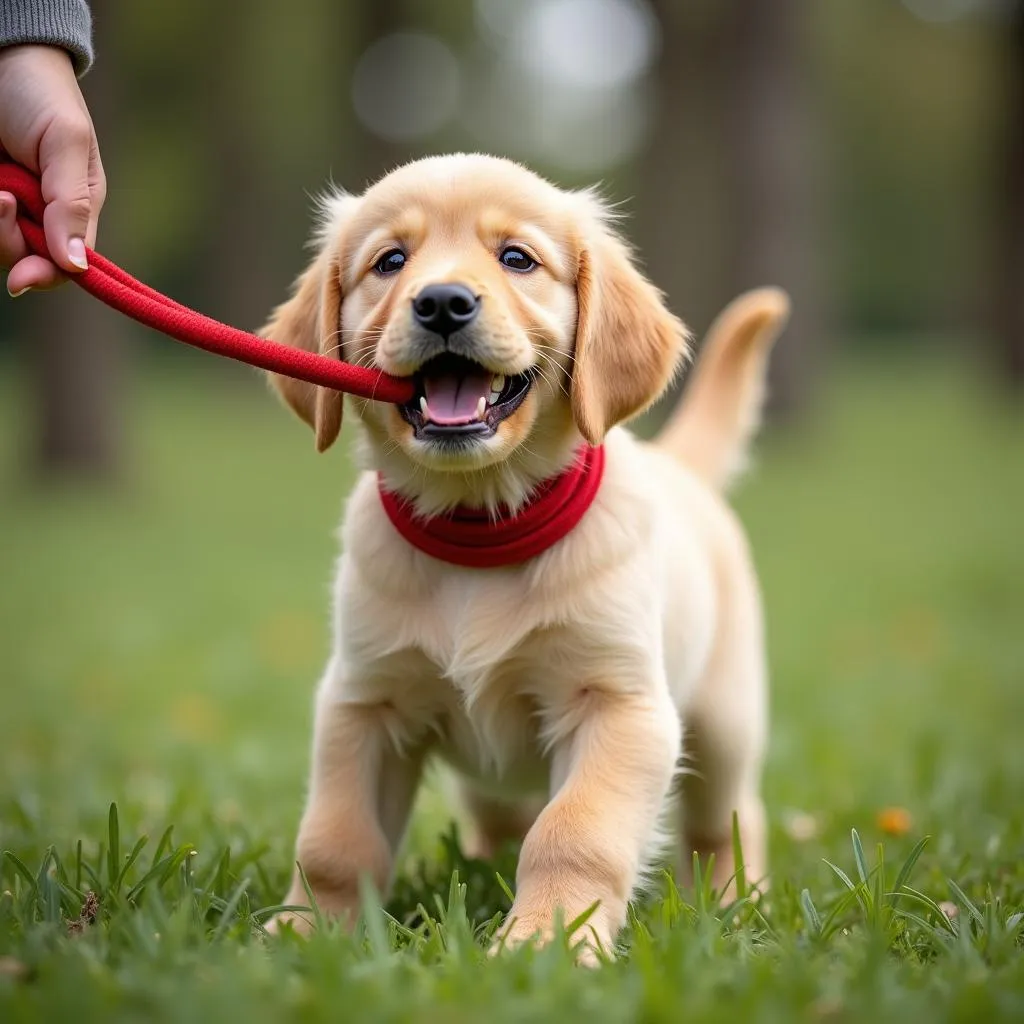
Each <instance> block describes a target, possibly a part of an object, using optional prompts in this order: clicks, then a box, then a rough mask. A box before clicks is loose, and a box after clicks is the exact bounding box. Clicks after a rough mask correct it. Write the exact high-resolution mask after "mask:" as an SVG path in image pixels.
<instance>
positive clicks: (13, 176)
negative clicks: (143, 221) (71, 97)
mask: <svg viewBox="0 0 1024 1024" xmlns="http://www.w3.org/2000/svg"><path fill="white" fill-rule="evenodd" d="M0 191H3V192H11V193H13V195H14V197H15V198H16V199H17V200H18V203H19V204H20V207H21V209H20V210H19V212H18V227H20V228H21V233H22V234H23V235H24V236H25V241H26V242H27V243H28V246H29V248H30V249H31V250H32V251H33V252H34V253H35V254H36V255H38V256H45V257H47V258H49V255H50V251H49V249H48V248H47V245H46V236H45V234H44V233H43V228H42V223H43V210H44V208H45V206H46V204H45V203H44V202H43V196H42V193H41V192H40V186H39V179H38V178H36V176H35V175H33V174H32V173H31V172H29V171H27V170H26V169H25V168H24V167H21V166H20V165H18V164H13V163H0ZM86 251H87V254H88V258H89V269H88V270H85V271H83V272H82V273H81V274H72V275H71V280H72V281H74V282H75V284H77V285H79V286H81V287H82V288H84V289H85V290H86V291H87V292H89V294H90V295H94V296H95V297H96V298H97V299H100V300H101V301H102V302H105V303H106V304H107V305H108V306H111V307H113V308H114V309H116V310H118V311H119V312H121V313H124V314H125V315H127V316H130V317H131V318H132V319H133V320H137V321H138V322H139V323H140V324H145V325H146V326H147V327H152V328H153V329H154V330H157V331H162V332H163V333H164V334H169V335H170V336H171V337H172V338H177V340H178V341H183V342H185V344H186V345H194V346H195V347H196V348H201V349H205V350H206V351H207V352H213V353H215V354H216V355H220V356H227V357H228V358H229V359H237V360H239V361H240V362H243V363H249V364H250V365H251V366H258V367H260V369H263V370H272V371H273V372H274V373H283V374H284V375H285V376H287V377H296V378H298V379H299V380H305V381H309V383H310V384H322V385H323V386H324V387H328V388H333V389H334V390H335V391H344V392H346V393H347V394H350V395H358V396H359V397H360V398H372V399H376V400H377V401H379V402H393V403H395V404H400V403H402V402H408V401H409V400H410V399H412V398H413V397H414V395H413V384H412V381H411V380H409V379H407V378H403V377H392V376H390V375H388V374H386V373H382V372H381V371H380V370H371V369H370V368H368V367H365V366H352V365H350V364H348V363H343V362H341V361H339V360H337V359H331V358H329V357H327V356H321V355H317V354H316V353H314V352H305V351H303V350H302V349H297V348H291V347H290V346H288V345H281V344H279V343H278V342H275V341H268V340H267V339H266V338H260V337H257V336H256V335H255V334H249V333H248V332H247V331H240V330H238V329H237V328H235V327H228V326H227V324H222V323H221V322H220V321H219V320H213V319H212V318H210V317H208V316H203V314H202V313H197V312H196V311H195V310H194V309H189V308H188V306H182V305H181V304H180V303H177V302H175V301H174V300H173V299H169V298H167V296H166V295H161V294H160V293H159V292H157V291H154V290H153V289H152V288H149V287H148V286H147V285H144V284H143V283H142V282H141V281H136V280H135V278H134V277H132V276H131V275H130V274H127V273H125V272H124V271H123V270H122V269H121V268H120V267H118V266H117V265H116V264H114V263H111V262H110V260H108V259H105V258H104V257H103V256H101V255H100V254H99V253H98V252H93V250H92V249H88V250H86Z"/></svg>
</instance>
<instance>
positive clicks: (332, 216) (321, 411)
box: [259, 195, 356, 452]
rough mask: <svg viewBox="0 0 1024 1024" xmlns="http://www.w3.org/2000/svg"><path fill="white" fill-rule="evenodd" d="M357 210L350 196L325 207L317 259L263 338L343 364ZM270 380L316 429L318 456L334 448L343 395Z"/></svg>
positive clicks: (278, 378) (336, 198) (298, 382)
mask: <svg viewBox="0 0 1024 1024" xmlns="http://www.w3.org/2000/svg"><path fill="white" fill-rule="evenodd" d="M355 205H356V200H355V199H354V198H353V197H352V196H348V195H337V196H332V197H331V198H329V199H327V200H325V201H324V202H323V204H322V215H323V225H322V227H321V229H320V231H319V233H318V235H317V238H316V245H317V247H318V252H317V255H316V256H315V257H314V259H313V262H312V263H310V265H309V266H308V267H307V268H306V270H305V271H304V272H303V273H302V274H301V275H300V276H299V278H298V280H297V281H296V282H295V284H294V286H293V287H292V294H291V297H290V298H289V299H288V300H287V301H286V302H283V303H282V304H281V305H280V306H278V307H277V308H276V309H275V310H274V311H273V313H271V315H270V320H269V321H268V322H267V324H266V325H265V326H264V327H263V328H262V329H261V330H260V332H259V333H260V334H261V335H262V336H263V337H265V338H270V339H271V340H272V341H278V342H280V343H281V344H283V345H291V346H292V347H293V348H301V349H305V350H306V351H307V352H319V353H321V354H322V355H327V356H331V357H332V358H334V359H338V360H339V361H340V360H341V359H342V344H341V341H342V335H341V303H342V290H341V268H340V265H339V252H340V246H341V233H342V231H343V227H344V223H345V222H346V221H347V220H348V218H349V216H350V214H351V211H352V209H353V207H354V206H355ZM267 376H268V377H269V379H270V383H271V385H272V386H273V387H274V388H275V389H276V391H277V393H278V394H279V395H280V396H281V397H282V398H283V399H284V400H285V401H286V402H287V403H288V405H290V406H291V407H292V409H293V410H294V411H295V412H296V413H298V415H299V416H300V417H301V418H302V419H303V420H305V421H306V422H307V423H308V424H309V425H310V426H311V427H312V428H313V431H314V433H315V435H316V449H317V451H318V452H323V451H326V450H327V449H328V448H330V446H331V445H332V444H334V442H335V440H337V437H338V432H339V431H340V430H341V413H342V396H341V392H340V391H335V390H333V389H332V388H323V387H317V386H316V385H315V384H307V383H306V382H305V381H302V380H295V379H294V378H292V377H285V376H282V375H281V374H277V373H270V374H268V375H267Z"/></svg>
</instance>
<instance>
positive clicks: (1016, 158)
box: [993, 0, 1024, 392]
mask: <svg viewBox="0 0 1024 1024" xmlns="http://www.w3.org/2000/svg"><path fill="white" fill-rule="evenodd" d="M1007 38H1008V41H1009V44H1010V45H1009V49H1010V52H1009V55H1008V58H1009V59H1008V61H1007V75H1008V79H1009V80H1008V83H1007V90H1006V122H1005V124H1006V127H1005V138H1004V141H1003V144H1002V153H1001V158H1000V160H999V167H1000V172H1001V181H1000V183H999V192H1000V200H999V206H1000V209H999V213H998V221H997V224H996V235H997V251H996V265H995V273H994V275H993V280H994V282H995V288H994V293H995V294H994V302H993V307H994V308H993V325H994V328H995V336H996V339H997V341H998V344H999V348H1000V352H1001V356H1000V364H1001V367H1002V372H1003V373H1004V374H1005V375H1006V380H1007V382H1008V383H1009V384H1010V386H1011V387H1013V389H1014V390H1015V391H1018V392H1021V391H1024V0H1018V2H1017V3H1016V4H1015V5H1014V10H1013V20H1012V23H1011V29H1010V34H1009V35H1008V37H1007Z"/></svg>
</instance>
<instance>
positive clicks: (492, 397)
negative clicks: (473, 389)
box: [487, 391, 501, 405]
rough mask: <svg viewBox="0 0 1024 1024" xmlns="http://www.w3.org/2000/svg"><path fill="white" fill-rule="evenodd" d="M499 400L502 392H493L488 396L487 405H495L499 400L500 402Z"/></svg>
mask: <svg viewBox="0 0 1024 1024" xmlns="http://www.w3.org/2000/svg"><path fill="white" fill-rule="evenodd" d="M499 398H501V392H500V391H492V392H491V393H490V395H488V396H487V404H488V405H494V403H495V402H496V401H497V400H498V399H499Z"/></svg>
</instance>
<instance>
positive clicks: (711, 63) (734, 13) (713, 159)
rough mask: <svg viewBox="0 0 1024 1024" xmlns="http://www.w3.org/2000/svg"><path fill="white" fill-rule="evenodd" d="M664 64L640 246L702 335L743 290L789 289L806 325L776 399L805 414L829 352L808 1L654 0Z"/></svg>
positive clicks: (789, 353) (790, 335)
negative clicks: (823, 349) (817, 369)
mask: <svg viewBox="0 0 1024 1024" xmlns="http://www.w3.org/2000/svg"><path fill="white" fill-rule="evenodd" d="M654 8H655V11H656V13H657V15H658V19H659V21H660V23H661V26H662V53H661V57H660V60H659V62H658V65H657V67H656V69H655V72H654V83H653V84H654V89H655V97H654V100H655V104H656V114H655V119H654V125H653V131H652V133H651V135H652V139H651V145H650V147H649V148H648V150H647V153H646V156H645V159H644V163H643V166H642V167H641V169H640V173H639V177H640V183H639V188H638V194H639V195H641V196H644V197H646V198H645V203H644V205H643V206H641V207H640V208H639V210H638V213H639V217H638V221H637V232H636V234H637V239H638V242H639V243H640V249H641V253H642V255H643V256H644V258H645V260H646V262H647V263H648V267H649V273H650V274H651V277H652V278H653V279H654V280H655V282H656V283H657V284H658V285H659V286H660V287H661V288H663V289H664V291H665V292H666V294H667V295H668V298H669V301H670V304H671V305H672V306H673V308H674V309H675V310H676V311H677V312H678V313H680V314H681V315H682V316H683V317H684V319H686V320H687V321H688V322H689V323H690V325H691V326H692V327H693V328H694V329H695V330H696V331H697V332H698V334H702V333H703V332H704V331H705V330H706V329H707V327H708V325H709V324H710V322H711V319H712V318H713V317H714V316H715V314H716V313H717V312H718V311H719V310H720V309H721V308H722V306H723V305H725V304H726V303H727V302H729V301H730V299H732V298H733V297H735V295H736V294H737V293H739V292H740V291H743V290H745V289H748V288H753V287H756V286H758V285H766V284H776V285H780V286H782V287H784V288H786V289H787V291H789V293H790V295H791V296H792V299H793V307H794V313H793V319H792V323H791V325H790V327H789V329H788V330H787V332H786V334H785V335H784V336H783V340H782V341H781V342H780V344H779V347H778V349H777V350H776V353H775V355H774V357H773V360H772V364H771V395H772V398H771V401H772V404H773V406H774V408H775V409H776V410H777V411H781V412H785V411H791V410H797V409H799V407H800V406H801V405H802V404H803V402H804V400H805V399H806V398H807V396H808V392H809V389H810V387H811V383H812V379H813V368H814V366H815V364H816V362H817V358H816V357H817V352H818V350H819V349H820V346H821V344H822V342H823V338H824V332H823V329H822V321H823V319H824V317H823V306H824V302H823V296H822V283H823V282H822V281H821V279H820V274H819V257H818V246H817V244H816V238H815V234H816V232H815V223H816V220H817V217H818V214H819V212H820V211H819V203H818V196H817V184H818V182H817V178H818V174H817V170H818V169H817V167H816V160H815V153H814V151H813V150H814V146H813V143H814V141H815V138H816V135H815V125H814V123H813V117H812V111H811V106H810V96H809V90H810V86H809V82H808V72H807V61H806V60H805V46H804V39H803V36H804V29H805V15H806V8H805V6H804V5H803V4H801V3H800V0H733V2H732V3H730V4H728V5H727V6H726V5H722V4H720V3H718V2H717V0H716V2H711V0H702V2H693V3H688V4H678V3H675V2H673V0H654Z"/></svg>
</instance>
